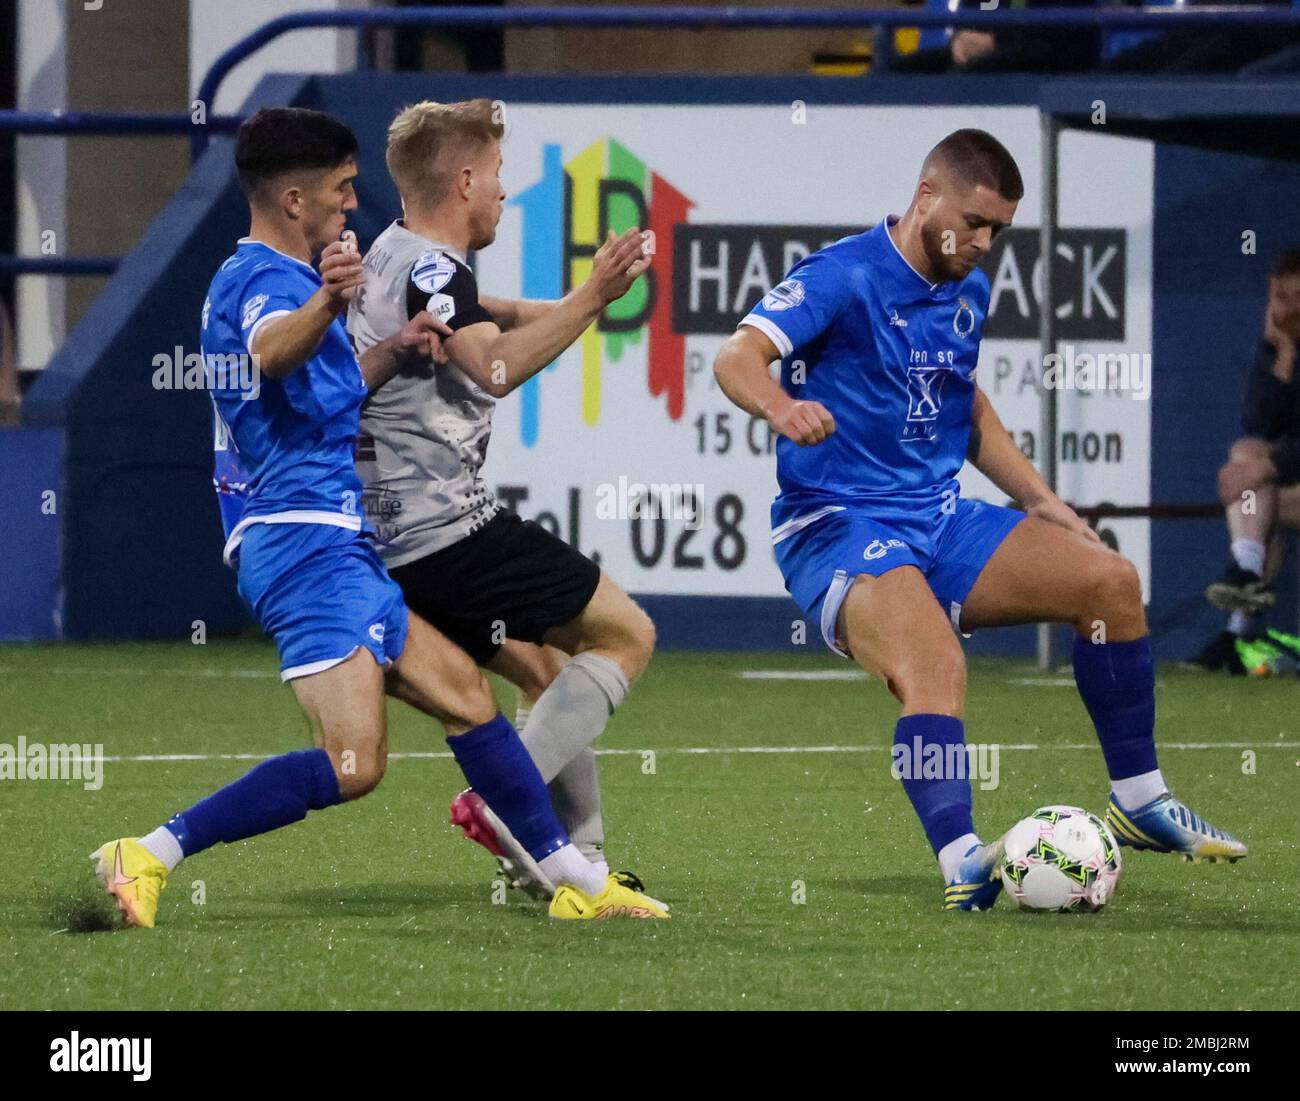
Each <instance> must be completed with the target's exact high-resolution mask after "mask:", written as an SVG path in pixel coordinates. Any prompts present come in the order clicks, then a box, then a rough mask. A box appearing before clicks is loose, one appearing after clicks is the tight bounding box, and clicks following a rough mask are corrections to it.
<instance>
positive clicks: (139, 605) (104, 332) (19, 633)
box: [0, 72, 1300, 658]
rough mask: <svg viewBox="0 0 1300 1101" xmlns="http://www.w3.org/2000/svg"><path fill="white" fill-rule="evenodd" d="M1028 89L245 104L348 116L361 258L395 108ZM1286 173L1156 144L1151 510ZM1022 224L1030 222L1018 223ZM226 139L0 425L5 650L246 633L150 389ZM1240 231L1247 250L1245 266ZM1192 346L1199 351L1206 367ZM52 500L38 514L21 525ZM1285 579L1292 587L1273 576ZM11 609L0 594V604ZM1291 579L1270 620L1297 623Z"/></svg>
mask: <svg viewBox="0 0 1300 1101" xmlns="http://www.w3.org/2000/svg"><path fill="white" fill-rule="evenodd" d="M1038 91H1039V86H1038V83H1037V82H1036V81H1033V80H1029V79H1014V78H961V79H956V80H953V79H947V78H874V79H871V80H866V81H855V80H842V79H835V78H817V77H801V78H787V79H780V80H764V79H753V78H692V77H682V78H643V79H618V78H609V79H593V78H547V77H503V78H481V77H435V76H430V75H424V74H377V73H369V72H362V73H354V74H347V75H341V76H329V77H309V78H299V77H272V78H267V79H266V80H264V81H263V82H262V83H261V84H260V85H259V86H258V88H257V90H256V91H255V93H254V95H253V96H252V97H251V98H250V101H249V103H248V104H246V105H245V112H246V113H249V112H251V111H252V110H254V109H255V108H256V107H258V106H261V105H263V104H274V103H281V104H284V103H292V104H297V105H301V106H312V107H319V108H321V109H323V110H327V111H330V112H332V113H334V114H337V115H339V116H340V117H342V118H344V119H346V120H347V121H348V122H349V124H351V125H352V126H353V127H354V129H355V130H356V131H357V134H358V137H359V139H360V141H361V146H362V150H361V154H362V155H361V165H362V171H361V176H360V180H359V185H358V196H359V201H360V210H359V212H358V215H357V216H356V217H355V219H354V225H355V227H356V229H357V231H358V235H359V237H360V238H361V241H362V244H363V246H364V245H368V244H369V242H370V240H371V239H372V238H373V237H374V236H375V234H376V233H378V232H379V231H380V230H381V229H382V228H383V226H384V225H386V224H387V222H388V221H389V220H390V217H391V214H392V212H393V211H395V210H397V209H398V200H397V195H396V192H395V191H394V189H393V187H392V184H391V182H390V181H389V179H388V177H387V174H386V172H385V171H384V169H383V136H384V131H385V128H386V126H387V123H388V121H389V120H390V119H391V117H392V115H393V113H394V112H395V111H396V110H397V109H398V108H399V107H401V106H402V105H404V104H406V103H409V102H412V101H414V100H417V99H421V98H434V99H443V100H453V99H461V98H466V97H469V96H475V95H487V96H490V97H494V98H504V99H507V100H511V101H514V102H567V103H584V102H623V103H628V102H632V103H635V102H646V103H672V102H683V103H699V102H705V103H708V102H714V103H781V104H787V105H788V104H789V103H790V102H792V101H793V100H796V99H802V100H805V101H807V102H820V103H873V104H886V103H887V104H899V103H909V104H917V103H919V104H925V103H934V104H972V105H991V104H1000V105H1014V104H1033V103H1036V102H1037V97H1038ZM1297 184H1300V167H1297V166H1296V165H1294V164H1291V163H1289V162H1286V163H1279V162H1277V161H1273V160H1266V159H1263V158H1255V157H1249V156H1244V155H1240V154H1232V153H1224V152H1217V151H1208V150H1202V149H1194V148H1184V147H1181V146H1176V145H1165V144H1161V145H1159V146H1158V147H1157V158H1156V203H1155V207H1156V216H1155V246H1154V251H1155V255H1154V264H1155V268H1154V281H1155V285H1156V286H1157V287H1159V288H1160V292H1161V293H1160V296H1159V298H1158V299H1157V302H1156V308H1155V312H1154V323H1155V328H1154V361H1155V364H1156V387H1157V391H1156V400H1155V401H1154V403H1153V426H1152V432H1153V450H1154V454H1153V461H1152V499H1153V500H1156V501H1160V502H1163V503H1177V502H1203V501H1206V500H1210V499H1212V498H1213V492H1214V491H1213V481H1214V472H1215V470H1216V469H1217V466H1218V464H1219V463H1220V462H1221V461H1222V457H1223V454H1224V452H1225V450H1226V448H1227V446H1228V444H1229V443H1230V442H1231V440H1232V439H1233V438H1234V436H1235V434H1236V427H1237V424H1238V422H1239V419H1240V403H1241V399H1242V396H1243V394H1244V385H1245V371H1246V367H1247V365H1248V364H1249V360H1250V354H1251V350H1252V348H1253V346H1254V343H1255V340H1256V339H1257V337H1258V332H1259V326H1260V318H1261V316H1262V314H1261V311H1262V308H1263V305H1262V304H1263V294H1264V290H1265V286H1266V281H1267V279H1266V272H1267V267H1268V265H1269V263H1271V260H1272V258H1273V256H1275V255H1276V254H1277V252H1279V251H1281V249H1282V248H1284V247H1286V245H1287V244H1289V243H1290V242H1293V241H1300V207H1297V206H1296V204H1295V203H1294V199H1293V197H1294V195H1295V194H1297ZM1026 215H1027V217H1026V219H1025V221H1027V222H1029V223H1031V224H1032V223H1034V222H1036V221H1037V212H1036V211H1026ZM246 228H247V211H246V208H245V206H244V203H243V200H242V197H241V196H240V194H239V191H238V187H237V185H236V183H235V181H234V177H233V171H232V165H231V157H230V142H229V141H228V140H217V141H215V142H214V143H213V146H212V148H211V149H209V151H208V152H207V154H205V156H204V157H203V158H202V159H201V160H200V162H199V163H198V164H197V165H196V167H195V169H194V171H193V172H192V174H191V176H190V178H189V180H188V181H187V183H186V185H185V187H184V188H183V189H182V190H181V192H179V193H178V194H177V196H176V197H175V199H174V200H173V201H172V202H171V203H170V204H169V205H168V206H167V208H166V209H165V210H164V211H163V213H162V214H161V215H160V216H159V217H158V219H157V220H156V221H155V223H154V224H153V226H152V227H151V228H150V230H149V231H148V233H147V234H146V235H145V237H144V238H143V239H142V240H141V242H140V244H139V245H138V246H137V247H136V248H135V249H134V250H133V251H132V253H131V254H130V256H129V257H128V258H127V259H126V261H125V262H124V263H123V265H122V267H121V269H120V270H119V272H118V273H117V274H116V275H115V276H114V278H113V279H112V280H111V281H110V283H109V285H108V287H107V289H106V290H105V292H104V294H103V295H101V296H100V298H99V299H98V300H97V301H96V302H95V304H94V305H93V306H92V308H91V309H90V310H89V311H88V312H87V315H86V316H85V318H84V319H83V320H82V321H81V323H80V324H79V325H78V326H77V328H76V329H75V331H74V332H73V333H72V334H71V336H70V337H69V339H68V341H67V343H66V344H65V345H64V347H63V348H62V349H61V350H60V351H59V353H58V355H57V356H56V357H55V359H54V361H53V362H52V363H51V364H50V366H49V368H48V369H47V370H46V371H45V372H44V373H43V375H42V377H41V378H40V380H39V381H38V382H37V383H36V385H35V386H34V387H33V389H32V391H31V393H30V395H29V399H28V404H27V409H26V414H25V418H26V419H25V424H24V427H23V428H21V429H12V430H0V460H3V467H4V469H6V470H8V469H9V468H10V466H11V465H12V464H13V463H15V462H17V461H18V460H17V459H16V457H17V456H20V455H32V456H36V458H35V459H34V460H33V461H31V462H30V463H29V464H28V467H29V469H27V470H25V471H24V476H23V477H22V478H20V479H17V480H12V479H10V478H8V477H6V479H4V480H3V481H4V484H3V486H0V508H3V512H0V515H2V516H3V517H4V518H5V522H6V523H5V526H4V528H3V529H2V530H0V561H4V562H5V563H6V567H7V568H11V567H16V568H17V569H19V570H21V571H22V572H21V573H20V574H16V575H15V576H16V577H30V578H31V579H32V583H31V584H30V585H26V586H24V587H23V591H22V592H21V593H19V592H18V586H10V585H6V586H5V589H6V590H7V592H6V595H5V597H4V599H3V600H0V639H32V638H53V637H66V638H72V639H114V638H169V637H171V638H176V637H188V636H189V635H190V633H191V631H192V628H193V624H194V622H195V621H196V620H202V621H203V622H204V623H205V624H206V625H207V629H208V631H209V632H210V633H221V632H224V631H236V630H241V629H246V628H248V627H249V626H250V621H249V618H248V615H247V612H246V610H245V609H244V608H243V606H242V605H241V603H240V602H239V600H238V597H237V596H236V594H235V590H234V581H233V575H232V574H231V573H230V572H229V571H228V570H226V569H225V567H223V566H222V565H221V561H220V553H219V550H220V544H221V528H220V521H219V518H218V516H217V510H216V505H215V502H214V500H213V495H212V492H211V482H210V478H211V410H210V405H209V402H208V399H207V397H206V395H205V394H203V393H202V392H183V393H175V392H167V391H159V390H156V389H154V388H153V386H152V384H151V378H152V374H153V366H152V360H153V357H154V356H155V355H157V354H158V353H159V352H171V351H172V350H173V349H175V348H177V347H180V348H182V349H184V350H185V351H193V350H196V349H197V347H198V317H199V312H200V309H201V307H202V302H203V298H204V293H205V291H206V287H207V283H208V281H209V279H210V278H211V275H212V273H213V272H214V271H215V269H216V267H217V266H218V265H219V264H220V263H221V261H222V260H223V259H224V258H225V257H226V256H227V255H228V254H229V253H230V251H231V248H232V246H233V242H234V241H235V240H236V239H237V238H238V237H239V236H241V235H242V234H243V233H244V232H246ZM1243 229H1254V230H1256V232H1257V234H1258V239H1259V254H1258V255H1257V256H1255V257H1244V256H1243V257H1242V259H1241V262H1240V263H1235V262H1232V261H1231V260H1230V259H1229V258H1231V257H1233V256H1234V255H1240V235H1241V231H1242V230H1243ZM1207 349H1208V350H1209V354H1207ZM50 486H57V491H58V507H57V511H56V512H55V513H54V514H50V513H48V511H45V512H43V511H42V510H41V509H40V508H34V507H32V502H33V501H36V500H40V499H41V498H40V493H41V491H43V489H45V488H48V487H50ZM1152 538H1153V544H1152V573H1153V591H1154V594H1155V599H1154V603H1153V605H1152V608H1151V618H1152V623H1153V627H1154V628H1155V631H1156V643H1157V652H1158V653H1159V655H1160V656H1161V657H1163V658H1171V657H1179V656H1183V655H1184V654H1185V653H1186V652H1187V651H1188V650H1189V649H1190V648H1191V647H1193V646H1194V645H1195V644H1196V643H1197V642H1199V641H1200V640H1201V637H1202V636H1203V635H1204V634H1206V633H1208V632H1209V631H1210V630H1212V629H1213V628H1214V627H1215V626H1216V619H1215V617H1214V615H1213V614H1212V613H1211V612H1210V611H1209V610H1208V609H1207V608H1206V607H1205V606H1204V602H1203V600H1202V599H1201V595H1200V594H1201V592H1202V590H1203V587H1204V585H1205V583H1206V582H1207V581H1208V580H1209V579H1210V578H1211V577H1212V576H1213V575H1214V574H1215V573H1217V572H1218V570H1219V569H1220V568H1221V565H1222V560H1223V557H1224V552H1225V547H1226V544H1225V540H1224V536H1223V530H1222V524H1221V523H1219V522H1210V521H1159V522H1156V523H1155V524H1154V526H1153V537H1152ZM1293 572H1294V571H1288V574H1287V575H1286V576H1287V577H1288V578H1289V577H1290V575H1291V573H1293ZM10 590H11V591H10ZM1294 601H1295V594H1294V586H1293V585H1290V584H1288V589H1287V592H1286V593H1285V594H1284V606H1283V607H1282V608H1281V609H1280V610H1279V613H1278V617H1279V620H1278V621H1279V622H1280V623H1291V624H1293V623H1294V622H1295V614H1294ZM644 603H645V606H646V607H647V610H648V611H649V612H650V614H651V615H652V616H653V617H654V619H655V621H656V623H657V625H658V627H659V635H660V641H661V645H663V646H666V647H684V648H723V647H725V648H750V649H788V648H791V647H790V626H789V625H790V622H791V620H792V619H793V618H796V616H797V614H798V613H797V610H796V609H795V608H794V606H793V605H792V604H791V603H789V602H788V601H785V600H783V599H760V598H726V597H717V598H698V597H697V598H689V597H664V596H650V597H645V598H644ZM969 645H970V648H971V649H972V650H973V651H975V652H998V653H1018V654H1022V655H1028V654H1029V653H1031V652H1032V645H1033V632H1032V629H1016V630H1008V631H999V632H988V633H985V634H983V635H979V636H977V637H976V638H975V639H973V640H972V641H971V643H970V644H969Z"/></svg>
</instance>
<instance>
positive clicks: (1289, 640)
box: [1264, 627, 1300, 662]
mask: <svg viewBox="0 0 1300 1101" xmlns="http://www.w3.org/2000/svg"><path fill="white" fill-rule="evenodd" d="M1264 634H1265V635H1267V636H1268V640H1269V642H1271V643H1272V644H1273V645H1274V646H1276V647H1277V648H1278V649H1279V650H1281V651H1282V652H1283V653H1284V654H1286V655H1287V656H1288V657H1290V658H1291V659H1293V660H1294V661H1297V662H1300V635H1288V634H1287V633H1286V632H1285V631H1279V630H1278V629H1277V628H1276V627H1270V628H1269V629H1268V630H1267V631H1265V632H1264Z"/></svg>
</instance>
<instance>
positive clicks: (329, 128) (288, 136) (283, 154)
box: [235, 107, 357, 198]
mask: <svg viewBox="0 0 1300 1101" xmlns="http://www.w3.org/2000/svg"><path fill="white" fill-rule="evenodd" d="M356 153H357V139H356V137H355V135H354V134H353V133H352V131H351V130H349V129H348V128H347V127H346V126H345V125H344V124H343V123H341V122H339V120H338V119H336V118H332V117H331V116H329V115H327V114H324V113H323V112H321V111H310V110H308V109H306V108H305V107H263V108H262V109H261V110H260V111H258V112H257V114H255V115H254V116H253V117H252V118H250V119H247V120H245V121H244V123H243V125H242V126H240V128H239V133H238V134H237V135H236V137H235V171H236V172H237V173H238V175H239V184H240V186H241V187H242V188H243V189H244V194H245V195H247V196H248V197H249V198H252V197H253V195H254V194H255V193H256V192H257V191H258V189H259V188H261V187H262V185H263V184H265V183H266V182H267V181H269V180H273V179H275V178H276V177H277V176H280V175H283V174H284V173H285V172H291V171H294V170H295V169H320V168H337V167H338V166H339V165H341V164H343V163H344V162H345V161H347V160H348V158H350V157H355V156H356Z"/></svg>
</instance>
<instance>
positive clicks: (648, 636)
mask: <svg viewBox="0 0 1300 1101" xmlns="http://www.w3.org/2000/svg"><path fill="white" fill-rule="evenodd" d="M623 634H624V646H623V651H624V658H625V661H624V672H626V673H627V675H628V678H629V679H630V680H635V679H636V678H637V677H639V676H640V675H641V674H642V673H643V672H645V667H646V666H647V665H649V664H650V657H651V655H652V654H653V653H654V652H655V623H654V620H653V619H651V618H650V617H649V616H648V615H646V613H645V612H644V611H643V610H642V609H641V608H639V607H637V606H636V605H635V604H633V605H632V610H631V612H630V613H629V614H628V616H627V619H626V622H625V623H624V624H623Z"/></svg>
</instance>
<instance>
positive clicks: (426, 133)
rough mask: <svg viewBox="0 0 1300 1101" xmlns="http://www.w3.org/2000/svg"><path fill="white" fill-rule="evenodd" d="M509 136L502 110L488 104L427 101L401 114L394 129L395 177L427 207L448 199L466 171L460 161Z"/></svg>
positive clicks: (391, 165) (390, 158) (391, 159)
mask: <svg viewBox="0 0 1300 1101" xmlns="http://www.w3.org/2000/svg"><path fill="white" fill-rule="evenodd" d="M504 134H505V125H504V124H503V123H502V122H501V120H500V117H499V115H498V113H497V108H496V106H495V104H493V102H492V101H491V100H488V99H470V100H465V101H463V102H461V103H433V102H432V101H430V100H427V99H426V100H423V101H422V102H420V103H414V104H412V105H411V106H410V107H407V108H405V109H403V110H402V111H400V112H399V113H398V115H397V117H396V118H395V119H393V122H392V125H390V126H389V127H388V153H387V156H386V158H385V159H386V160H387V162H388V172H389V175H391V176H392V177H393V182H394V183H396V184H397V190H398V191H399V192H401V195H402V198H403V199H407V198H410V199H415V200H418V202H419V204H420V205H421V206H423V207H426V208H432V207H435V206H437V205H438V204H439V203H440V202H442V200H443V199H445V198H446V197H447V194H448V192H450V190H451V185H452V180H453V179H454V177H455V173H456V171H457V170H458V169H459V168H460V167H461V165H460V164H458V163H457V161H458V160H459V159H460V158H461V157H462V156H463V155H464V154H467V153H468V154H470V155H471V156H472V155H473V154H474V153H476V152H477V151H478V149H479V148H481V147H482V146H485V145H489V144H491V143H492V142H494V141H500V140H501V138H502V136H503V135H504Z"/></svg>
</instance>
